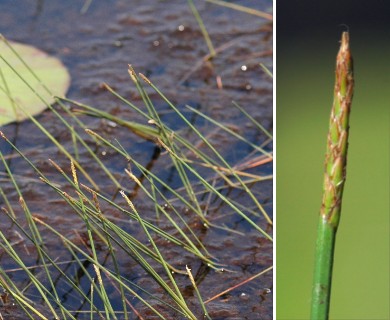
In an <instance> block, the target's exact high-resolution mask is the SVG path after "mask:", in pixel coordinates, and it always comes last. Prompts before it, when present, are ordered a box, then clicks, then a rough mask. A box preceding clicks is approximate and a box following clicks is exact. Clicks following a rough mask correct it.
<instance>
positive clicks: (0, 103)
mask: <svg viewBox="0 0 390 320" xmlns="http://www.w3.org/2000/svg"><path fill="white" fill-rule="evenodd" d="M10 46H11V47H12V49H13V50H14V51H15V52H16V53H17V54H16V53H15V52H14V51H13V50H12V49H11V48H10ZM18 55H19V56H18ZM21 60H23V61H21ZM26 65H27V66H28V67H29V68H30V69H31V70H33V72H34V74H35V75H36V77H37V78H38V79H39V80H38V79H37V78H36V77H34V75H33V74H32V72H31V71H30V70H29V68H28V67H26ZM69 85H70V75H69V73H68V71H67V69H66V68H65V66H64V65H63V64H62V62H61V61H60V60H59V59H57V58H55V57H52V56H49V55H48V54H47V53H45V52H43V51H41V50H38V49H37V48H35V47H32V46H29V45H25V44H21V43H16V42H11V41H6V40H4V39H0V126H2V125H5V124H8V123H11V122H14V121H17V122H20V121H23V120H25V119H28V118H29V115H37V114H39V113H41V112H42V111H43V110H45V109H46V107H47V104H49V105H50V104H52V103H53V102H54V98H53V96H64V95H65V94H66V92H67V90H68V88H69ZM45 87H46V88H45Z"/></svg>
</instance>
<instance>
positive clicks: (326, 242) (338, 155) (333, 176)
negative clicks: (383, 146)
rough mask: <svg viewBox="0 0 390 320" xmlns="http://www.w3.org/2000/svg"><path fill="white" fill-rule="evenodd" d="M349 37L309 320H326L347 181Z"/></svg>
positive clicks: (339, 78) (332, 127)
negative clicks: (336, 241)
mask: <svg viewBox="0 0 390 320" xmlns="http://www.w3.org/2000/svg"><path fill="white" fill-rule="evenodd" d="M352 69H353V68H352V57H351V53H350V50H349V34H348V32H343V34H342V38H341V46H340V51H339V53H338V55H337V61H336V82H335V89H334V100H333V108H332V112H331V116H330V123H329V133H328V141H327V151H326V158H325V173H324V185H323V198H322V205H321V211H320V221H319V225H318V234H317V244H316V263H315V271H314V282H313V292H312V308H311V319H312V320H320V319H328V316H329V303H330V293H331V284H332V268H333V257H334V247H335V240H336V232H337V227H338V224H339V220H340V212H341V202H342V196H343V189H344V184H345V178H346V165H347V147H348V130H349V114H350V110H351V101H352V95H353V70H352Z"/></svg>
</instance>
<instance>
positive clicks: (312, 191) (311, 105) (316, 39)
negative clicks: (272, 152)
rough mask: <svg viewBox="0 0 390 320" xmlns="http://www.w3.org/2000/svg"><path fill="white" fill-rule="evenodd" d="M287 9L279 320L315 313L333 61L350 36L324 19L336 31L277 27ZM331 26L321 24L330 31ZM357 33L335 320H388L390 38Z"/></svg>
mask: <svg viewBox="0 0 390 320" xmlns="http://www.w3.org/2000/svg"><path fill="white" fill-rule="evenodd" d="M293 2H296V1H293ZM284 3H286V2H285V1H278V2H277V21H278V25H277V64H276V66H277V72H276V75H277V78H276V79H277V91H276V96H277V99H276V103H277V104H276V105H277V107H276V127H277V130H276V159H277V160H276V248H277V249H276V284H277V286H276V295H277V299H276V308H277V319H280V320H282V319H309V315H310V295H311V286H312V276H313V267H314V249H315V237H316V228H317V222H318V214H319V209H320V205H321V194H322V179H323V162H324V155H325V147H326V135H327V129H328V122H329V115H330V110H331V106H332V99H333V84H334V69H335V58H336V54H337V52H338V48H339V40H340V36H341V32H342V31H344V30H345V27H340V26H339V25H337V24H336V23H334V21H329V20H326V19H325V20H324V21H325V22H326V23H328V25H331V26H332V27H331V28H330V29H329V30H328V32H327V31H324V30H323V29H321V28H320V27H319V26H318V24H319V23H317V24H316V22H313V26H314V27H313V28H312V29H310V28H309V27H307V28H305V27H304V24H299V23H297V26H298V27H297V29H295V30H294V28H293V27H290V28H287V27H286V26H282V27H281V28H280V29H279V22H280V23H281V24H282V23H283V22H284V21H281V19H289V17H288V15H283V14H279V12H281V11H283V10H284V8H283V5H284ZM290 5H291V3H290ZM286 6H287V4H286ZM286 10H287V9H286ZM318 10H319V11H321V8H318ZM290 12H291V11H290ZM302 14H303V15H305V14H310V13H309V12H307V13H305V12H304V13H302ZM317 18H318V17H317ZM302 19H303V18H302ZM318 19H319V21H321V20H320V18H318ZM346 20H347V21H346V22H348V19H346ZM300 21H301V20H300ZM313 21H314V20H313ZM341 21H342V20H341ZM326 23H324V24H322V25H321V26H322V27H324V25H325V27H324V28H325V29H326ZM340 23H341V22H340ZM293 25H294V24H293ZM316 26H317V28H315V27H316ZM349 27H350V37H351V50H352V55H353V57H354V62H355V63H354V65H355V95H354V99H353V104H352V114H351V119H350V140H349V142H350V143H349V154H348V169H347V181H346V185H345V189H344V199H343V206H342V216H341V221H340V227H339V230H338V234H337V240H336V253H335V262H334V270H333V276H334V278H333V280H334V281H333V287H332V300H331V311H330V319H354V320H358V319H359V320H360V319H369V320H374V319H378V320H379V319H381V320H382V319H383V320H387V319H390V313H389V300H390V297H389V292H390V286H389V282H390V280H389V261H390V248H389V243H390V238H389V231H390V228H389V225H390V218H389V194H390V190H389V166H390V159H389V147H390V141H389V133H390V131H389V122H390V117H389V109H390V94H389V93H390V79H389V75H390V67H389V65H390V64H389V62H388V59H389V53H390V41H389V36H388V33H387V36H386V33H385V32H377V33H373V32H372V30H373V29H375V25H372V26H371V25H368V26H367V25H366V27H365V28H360V27H359V26H358V25H356V26H355V25H354V22H353V21H352V22H351V23H350V24H349ZM370 27H371V28H370ZM299 29H302V30H303V31H302V32H301V33H300V32H299ZM279 30H280V31H279ZM292 30H293V31H292ZM294 31H295V34H294ZM379 31H383V30H379ZM387 32H388V31H387Z"/></svg>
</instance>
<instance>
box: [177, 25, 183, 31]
mask: <svg viewBox="0 0 390 320" xmlns="http://www.w3.org/2000/svg"><path fill="white" fill-rule="evenodd" d="M184 29H185V28H184V26H183V25H182V24H181V25H180V26H178V27H177V30H179V31H184Z"/></svg>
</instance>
